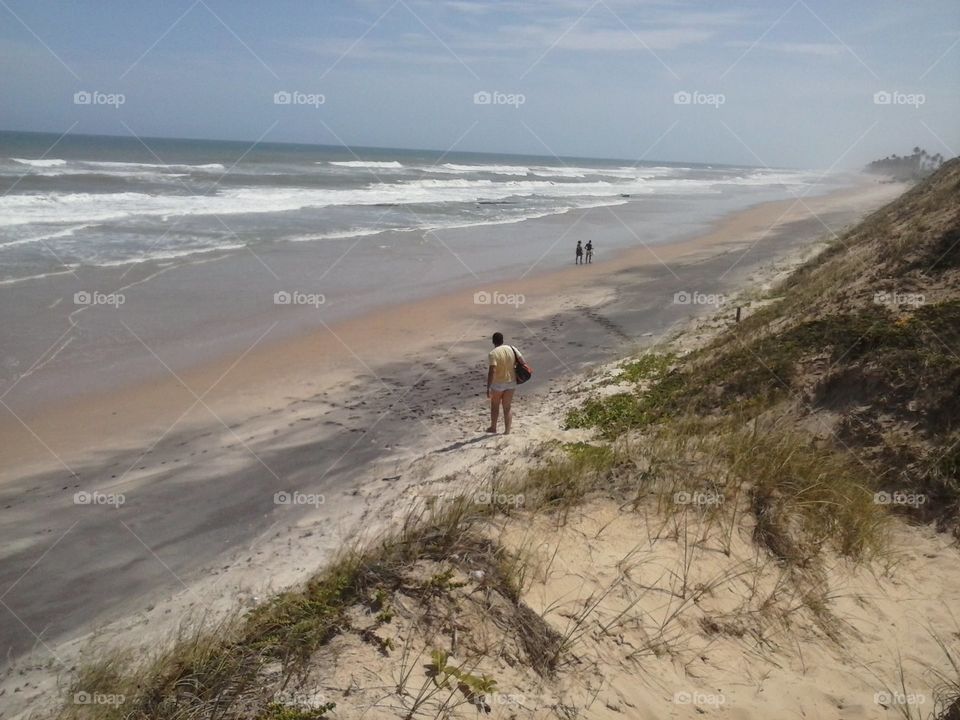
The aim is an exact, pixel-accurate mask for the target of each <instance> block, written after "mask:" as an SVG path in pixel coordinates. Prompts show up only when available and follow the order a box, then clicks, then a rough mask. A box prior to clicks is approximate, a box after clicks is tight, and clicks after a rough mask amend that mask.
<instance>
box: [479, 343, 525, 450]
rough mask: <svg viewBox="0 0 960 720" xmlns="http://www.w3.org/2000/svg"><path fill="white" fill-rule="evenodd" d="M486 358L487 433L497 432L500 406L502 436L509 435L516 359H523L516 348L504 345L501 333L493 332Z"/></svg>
mask: <svg viewBox="0 0 960 720" xmlns="http://www.w3.org/2000/svg"><path fill="white" fill-rule="evenodd" d="M488 357H489V361H488V369H487V397H488V398H490V427H488V428H487V432H488V433H495V432H496V431H497V420H498V419H499V416H500V406H501V405H503V427H504V430H503V432H504V435H509V434H510V424H511V421H512V420H513V418H512V416H511V415H510V404H511V403H512V402H513V392H514V390H516V389H517V373H516V364H517V359H521V360H522V359H523V355H521V354H520V353H519V351H517V349H516V348H513V347H510V346H509V345H504V344H503V333H499V332H495V333H494V334H493V350H491V351H490V355H489V356H488Z"/></svg>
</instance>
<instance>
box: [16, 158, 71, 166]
mask: <svg viewBox="0 0 960 720" xmlns="http://www.w3.org/2000/svg"><path fill="white" fill-rule="evenodd" d="M10 159H11V160H13V161H14V162H15V163H20V164H21V165H29V166H30V167H41V168H45V167H59V166H60V165H66V164H67V161H66V160H60V159H59V158H39V159H36V160H30V159H27V158H10Z"/></svg>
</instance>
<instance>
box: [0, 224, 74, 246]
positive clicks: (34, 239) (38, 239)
mask: <svg viewBox="0 0 960 720" xmlns="http://www.w3.org/2000/svg"><path fill="white" fill-rule="evenodd" d="M88 227H90V226H89V225H76V226H74V227H70V228H66V229H64V230H57V231H56V232H52V233H45V234H43V235H33V236H31V237H25V238H17V239H16V240H11V241H10V242H0V250H6V249H7V248H12V247H17V246H19V245H30V244H31V243H44V242H46V241H47V240H59V239H60V238H65V237H70V236H71V235H73V234H74V233H76V232H77V231H78V230H83V229H84V228H88Z"/></svg>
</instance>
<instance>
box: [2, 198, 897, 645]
mask: <svg viewBox="0 0 960 720" xmlns="http://www.w3.org/2000/svg"><path fill="white" fill-rule="evenodd" d="M901 189H902V188H900V187H898V186H891V185H876V184H873V185H868V186H867V185H865V186H862V187H858V188H854V189H850V190H847V191H843V192H838V193H834V194H832V195H829V196H825V197H820V198H807V199H805V200H804V202H803V203H795V202H793V201H786V202H775V203H765V204H762V205H758V206H756V207H753V208H751V209H749V210H746V211H744V212H740V213H736V214H734V215H732V216H729V217H727V218H724V219H723V220H721V221H720V222H718V223H717V224H716V225H715V226H714V227H713V228H711V230H710V231H709V232H707V233H704V234H702V235H699V236H697V237H694V238H690V239H687V240H684V241H682V242H677V243H673V244H670V245H660V246H656V247H650V248H644V247H636V248H634V249H631V250H628V251H625V252H623V253H620V254H619V255H617V256H616V257H613V258H610V259H606V258H604V259H603V260H601V259H600V258H603V254H602V253H601V254H600V255H598V258H597V261H596V262H594V263H593V264H592V265H590V266H586V267H574V266H572V265H571V267H569V268H566V269H563V270H560V271H553V272H548V273H542V274H539V275H537V274H530V275H528V276H526V277H516V278H514V279H512V280H503V279H501V280H499V281H487V282H470V283H467V284H466V286H463V287H461V288H460V289H457V290H448V291H447V292H444V293H442V294H438V295H436V296H434V297H432V298H430V299H426V300H417V301H413V302H407V303H397V304H396V305H393V306H390V307H385V308H381V309H379V310H377V311H376V312H371V313H367V314H364V315H361V316H358V317H352V318H348V319H344V320H341V321H336V320H331V321H330V322H323V323H321V325H320V327H319V328H318V329H317V328H315V329H311V330H310V331H309V332H304V333H301V334H299V335H295V336H292V337H284V338H281V339H280V340H278V341H273V340H272V338H271V337H270V335H269V332H268V333H266V334H265V335H264V336H263V337H262V339H260V340H259V342H256V343H250V344H249V345H248V347H249V350H246V351H244V352H238V353H236V354H235V355H233V356H231V357H229V358H224V359H217V360H215V361H211V362H208V363H206V364H204V365H202V366H199V367H195V368H193V369H190V370H187V371H183V372H176V373H175V372H174V371H172V370H171V371H170V372H166V371H165V372H164V373H163V374H162V375H159V376H156V377H155V378H153V379H151V380H150V381H149V382H147V383H138V384H136V385H128V386H123V387H119V388H117V389H116V390H114V391H100V392H97V393H96V394H95V395H94V396H92V397H88V396H81V397H77V398H74V399H71V400H69V401H66V402H62V403H57V404H56V405H55V406H52V405H47V406H44V407H42V408H40V410H38V411H37V412H34V413H31V414H29V415H26V414H24V415H21V416H20V417H21V419H22V420H23V422H22V423H21V422H20V421H19V420H17V419H14V418H11V417H9V413H7V415H6V416H5V417H4V420H3V422H2V424H0V437H3V443H2V458H0V460H2V467H3V471H2V472H3V475H2V480H0V508H2V509H3V512H2V515H0V537H2V538H3V543H2V547H3V550H2V554H3V563H2V566H0V567H2V569H0V587H3V588H5V589H6V592H5V593H4V595H3V596H2V598H0V600H2V603H3V605H4V609H0V612H6V613H7V615H8V620H9V622H8V621H5V622H4V623H2V630H0V652H2V653H3V655H4V657H5V658H10V659H14V658H16V657H17V656H19V655H21V654H22V653H24V652H26V651H29V650H30V649H31V648H33V649H34V650H35V653H34V654H33V655H34V657H35V658H37V659H38V662H39V661H42V659H43V658H44V657H46V658H49V657H50V656H51V655H53V656H55V657H60V656H61V655H63V654H64V652H63V651H61V650H60V649H58V648H60V647H62V645H61V644H62V643H65V642H67V641H69V640H71V639H75V638H78V637H82V636H83V635H84V634H85V633H88V632H90V631H91V630H92V629H93V628H94V627H96V626H98V625H104V624H108V623H114V622H116V621H118V620H120V619H122V618H127V617H134V616H136V617H137V618H138V619H137V621H136V623H141V624H146V625H151V626H153V625H157V624H161V625H162V619H160V618H156V617H154V616H152V615H151V612H152V609H153V608H154V607H155V606H158V605H162V606H163V607H164V608H165V612H167V611H169V613H168V614H173V615H176V614H177V613H178V612H180V611H182V612H184V613H186V612H189V611H190V610H191V608H192V609H193V610H194V611H195V610H196V609H197V608H202V607H207V606H211V607H212V606H213V605H215V604H216V603H217V602H220V603H223V602H238V601H239V602H243V601H245V600H248V599H251V598H253V597H254V596H259V595H260V594H262V593H263V592H265V591H266V589H269V588H271V587H272V588H277V587H282V586H283V585H284V584H286V583H289V582H293V581H295V580H297V579H299V578H302V577H304V576H305V574H307V573H309V572H310V571H311V570H312V569H315V568H316V567H317V566H318V565H319V564H321V563H322V562H323V560H324V558H326V557H329V555H330V553H331V552H333V551H335V549H336V548H337V547H339V546H340V544H341V543H342V542H343V541H344V540H345V539H346V538H348V537H351V536H352V535H353V534H354V533H355V532H356V531H357V530H358V523H361V522H363V523H364V524H365V525H369V524H370V523H371V522H373V521H374V520H376V513H375V512H374V513H373V514H372V515H371V509H375V507H376V502H377V497H378V490H377V488H380V487H388V486H389V485H390V484H391V483H394V482H396V481H397V479H398V478H397V476H396V473H397V471H398V468H402V467H404V466H405V463H407V462H408V461H409V460H410V459H411V458H415V457H423V456H425V455H431V454H434V455H436V457H438V458H441V457H449V456H450V455H453V454H456V453H457V452H459V451H460V450H461V449H463V448H464V447H467V446H469V445H475V444H482V443H488V442H500V441H501V440H502V439H501V438H490V437H485V436H484V433H483V428H484V427H485V421H486V411H487V410H486V403H485V399H484V396H483V383H484V378H485V372H484V371H485V355H486V352H487V350H488V349H489V339H488V338H489V335H490V334H491V333H492V332H493V331H494V330H501V331H503V332H504V334H505V335H506V336H507V341H508V342H511V343H513V344H516V345H518V346H519V347H520V348H521V349H522V350H523V351H524V354H525V356H526V357H527V358H528V360H530V362H531V364H532V365H533V366H534V369H535V379H534V381H533V382H531V383H530V385H528V386H524V387H523V388H522V389H521V391H520V392H519V393H518V398H517V400H516V402H515V412H516V420H515V433H514V435H513V436H511V438H510V439H509V442H511V443H513V442H524V437H525V432H529V430H530V429H529V428H526V429H525V428H524V423H523V417H524V409H525V407H531V406H533V405H534V404H536V403H543V402H548V401H549V396H550V394H551V393H552V392H555V391H556V390H557V388H558V387H560V385H559V383H561V381H562V380H563V379H564V378H570V377H571V376H573V375H576V374H577V373H579V372H582V371H583V370H584V369H585V368H588V367H590V366H592V365H595V364H596V363H599V362H603V361H605V360H609V359H611V358H614V357H618V356H621V355H624V354H626V353H627V352H629V351H632V350H634V349H637V348H640V347H643V346H646V345H649V344H652V343H654V342H656V341H657V340H658V339H659V338H661V337H663V336H664V335H665V334H667V333H669V332H670V330H671V328H673V327H675V326H676V325H677V324H678V323H682V322H684V321H685V320H687V319H688V318H689V317H691V316H692V315H695V314H698V313H700V312H704V311H706V310H709V309H710V308H709V307H707V306H697V305H690V304H680V303H676V302H674V297H675V294H676V293H678V292H686V293H702V294H705V295H709V294H722V293H731V292H733V291H734V290H735V289H737V288H744V287H751V286H755V285H757V284H758V283H760V282H761V281H762V280H763V277H764V268H766V267H769V265H770V264H771V263H773V262H775V261H776V260H778V259H781V258H783V257H785V256H787V255H789V254H791V253H794V252H797V251H798V250H800V249H803V248H805V247H808V246H809V245H810V244H811V243H812V242H814V241H815V240H816V239H817V238H819V237H821V236H823V235H824V234H826V233H828V228H829V230H833V231H839V230H840V229H841V228H843V227H845V226H847V225H850V224H852V223H853V222H855V221H856V220H858V219H859V218H860V217H862V215H863V214H865V212H867V211H868V210H870V209H873V208H875V207H877V206H879V205H880V204H882V203H883V202H885V201H887V200H889V199H892V198H893V197H894V196H895V195H897V194H898V193H899V191H900V190H901ZM618 211H619V213H618V214H619V216H620V217H622V218H623V220H624V222H625V223H626V224H627V225H628V226H630V227H631V228H632V230H633V231H634V232H636V233H638V234H639V233H640V232H642V227H643V226H642V218H639V217H631V216H630V215H629V213H625V212H624V211H623V208H622V207H621V208H618ZM814 213H815V214H814ZM582 214H583V217H580V214H578V213H570V214H568V215H565V216H563V218H562V220H558V221H557V222H564V223H570V224H573V223H577V224H579V225H580V227H581V228H583V227H587V228H589V233H590V237H592V239H594V242H595V243H596V244H597V245H598V247H599V248H601V249H602V248H603V247H604V240H603V238H604V235H603V233H604V231H605V228H606V229H607V230H609V231H611V232H613V231H615V229H616V227H617V226H618V223H619V221H618V220H617V219H615V218H613V217H611V215H610V214H609V213H608V212H607V211H606V210H605V209H604V208H598V209H591V210H586V211H583V212H582ZM620 231H621V232H622V229H621V230H620ZM477 291H489V292H501V293H505V294H511V293H512V294H520V295H523V296H524V302H523V303H522V304H520V305H518V306H516V307H514V306H512V305H494V304H476V303H475V302H474V293H475V292H477ZM309 310H310V311H312V310H313V309H312V308H311V309H309ZM311 322H313V323H316V322H318V320H317V319H316V318H312V319H311ZM254 340H256V338H255V339H254ZM154 362H156V363H158V364H160V365H161V366H163V365H164V362H163V359H162V356H161V357H159V358H154ZM405 480H406V481H409V478H405ZM294 491H299V492H300V493H303V494H304V499H305V500H309V499H310V497H309V495H310V494H312V495H314V496H315V497H314V498H313V499H314V500H316V501H317V502H316V503H314V504H304V505H290V504H277V503H276V502H275V496H276V493H278V492H294ZM78 492H87V493H92V492H98V493H101V494H102V496H101V497H103V498H109V497H110V496H114V499H116V498H117V497H118V496H120V495H122V496H123V501H124V502H123V504H122V505H120V506H119V507H115V506H112V505H106V504H105V505H98V504H86V505H83V504H80V505H78V504H75V502H74V495H75V493H78ZM321 495H322V496H323V503H322V504H319V500H318V498H319V496H321ZM361 519H362V521H361ZM177 596H182V598H181V600H180V601H178V603H174V604H173V605H170V604H169V603H168V602H167V601H168V600H169V599H170V598H174V597H177ZM165 603H166V604H165ZM171 608H179V609H174V610H171ZM168 620H169V617H168Z"/></svg>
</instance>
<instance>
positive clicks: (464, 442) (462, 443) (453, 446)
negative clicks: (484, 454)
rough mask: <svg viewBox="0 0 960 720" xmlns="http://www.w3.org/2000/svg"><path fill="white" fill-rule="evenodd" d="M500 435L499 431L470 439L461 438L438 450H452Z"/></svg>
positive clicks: (443, 451)
mask: <svg viewBox="0 0 960 720" xmlns="http://www.w3.org/2000/svg"><path fill="white" fill-rule="evenodd" d="M498 435H499V433H484V434H483V435H480V436H478V437H475V438H472V439H470V440H460V441H459V442H455V443H453V444H451V445H447V446H446V447H445V448H440V449H439V450H437V452H442V453H445V452H452V451H454V450H459V449H460V448H462V447H466V446H467V445H473V444H474V443H478V442H480V441H482V440H486V439H488V438H495V437H497V436H498Z"/></svg>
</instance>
